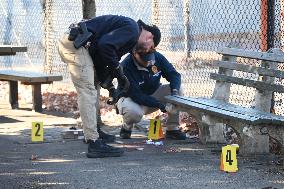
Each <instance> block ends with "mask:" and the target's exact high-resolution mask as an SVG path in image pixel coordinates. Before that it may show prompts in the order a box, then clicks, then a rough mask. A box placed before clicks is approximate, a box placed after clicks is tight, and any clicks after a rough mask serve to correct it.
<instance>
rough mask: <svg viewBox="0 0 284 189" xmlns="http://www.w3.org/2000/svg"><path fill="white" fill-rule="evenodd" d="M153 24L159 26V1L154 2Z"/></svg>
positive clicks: (153, 0)
mask: <svg viewBox="0 0 284 189" xmlns="http://www.w3.org/2000/svg"><path fill="white" fill-rule="evenodd" d="M151 22H152V24H154V25H157V26H158V25H159V0H152V16H151Z"/></svg>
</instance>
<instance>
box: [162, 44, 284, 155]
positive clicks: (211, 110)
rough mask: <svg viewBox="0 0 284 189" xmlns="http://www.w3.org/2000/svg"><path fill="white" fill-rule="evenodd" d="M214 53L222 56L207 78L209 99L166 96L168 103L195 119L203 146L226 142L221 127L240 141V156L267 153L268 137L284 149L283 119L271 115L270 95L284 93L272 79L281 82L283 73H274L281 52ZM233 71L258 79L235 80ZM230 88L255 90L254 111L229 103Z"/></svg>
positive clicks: (283, 57)
mask: <svg viewBox="0 0 284 189" xmlns="http://www.w3.org/2000/svg"><path fill="white" fill-rule="evenodd" d="M217 53H219V54H222V60H221V61H215V62H214V64H213V65H214V66H216V67H218V68H219V71H218V73H211V74H210V78H211V79H214V80H216V84H215V88H214V92H213V96H212V97H211V99H207V98H191V97H182V96H167V97H166V100H167V102H169V103H171V104H173V105H175V106H176V107H177V108H178V109H180V110H183V111H188V112H190V113H191V114H192V115H193V116H194V117H195V118H196V120H197V122H198V124H199V130H200V133H199V134H200V140H201V142H203V143H207V142H216V143H223V142H225V138H224V134H223V131H224V127H225V126H230V127H232V128H233V129H234V130H235V131H236V132H237V134H238V136H239V138H240V152H241V153H242V154H258V153H268V152H269V136H271V137H273V138H275V139H277V140H278V141H279V142H280V143H281V144H282V146H283V143H284V116H280V115H275V114H272V113H270V108H271V101H272V100H271V99H272V94H273V93H274V92H278V93H284V86H283V85H279V84H276V83H275V78H280V79H284V72H283V71H280V70H277V65H278V63H280V62H281V63H283V62H284V54H283V52H282V51H281V50H280V49H271V50H269V51H268V52H255V51H248V50H243V49H235V48H223V49H221V50H219V51H217ZM237 57H240V58H247V59H249V60H250V61H253V60H261V65H260V66H252V65H245V64H242V63H237V62H236V58H237ZM236 71H237V72H244V73H250V74H255V75H256V76H257V77H256V78H257V79H249V78H241V77H240V76H239V77H236V76H234V75H233V73H234V72H235V73H236ZM231 84H236V85H243V86H247V87H252V88H255V91H256V92H255V97H254V105H253V108H247V107H242V106H238V105H234V104H231V103H229V96H230V88H231Z"/></svg>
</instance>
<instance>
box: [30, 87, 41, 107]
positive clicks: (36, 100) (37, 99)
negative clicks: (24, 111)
mask: <svg viewBox="0 0 284 189" xmlns="http://www.w3.org/2000/svg"><path fill="white" fill-rule="evenodd" d="M32 90H33V109H34V110H35V111H36V112H42V96H41V84H35V85H32Z"/></svg>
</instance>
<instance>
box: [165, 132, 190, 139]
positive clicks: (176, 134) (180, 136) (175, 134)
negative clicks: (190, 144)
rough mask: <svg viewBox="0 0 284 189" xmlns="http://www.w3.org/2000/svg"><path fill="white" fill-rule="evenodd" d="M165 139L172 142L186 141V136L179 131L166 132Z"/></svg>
mask: <svg viewBox="0 0 284 189" xmlns="http://www.w3.org/2000/svg"><path fill="white" fill-rule="evenodd" d="M166 138H167V139H174V140H186V134H185V133H183V132H181V131H180V130H172V131H166Z"/></svg>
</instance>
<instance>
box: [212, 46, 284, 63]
mask: <svg viewBox="0 0 284 189" xmlns="http://www.w3.org/2000/svg"><path fill="white" fill-rule="evenodd" d="M216 52H217V53H219V54H224V55H230V56H238V57H244V58H252V59H257V60H266V61H272V62H284V54H276V53H266V52H258V51H250V50H244V49H236V48H228V47H223V48H221V49H218V50H217V51H216Z"/></svg>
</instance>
